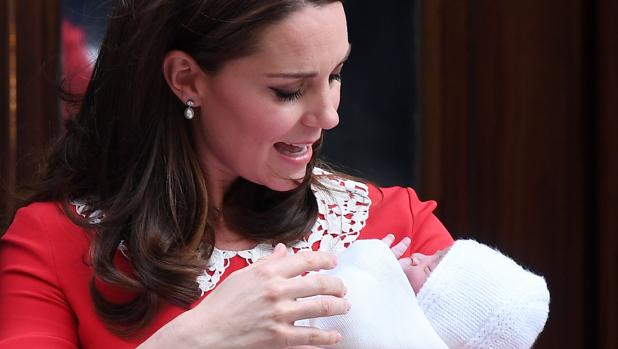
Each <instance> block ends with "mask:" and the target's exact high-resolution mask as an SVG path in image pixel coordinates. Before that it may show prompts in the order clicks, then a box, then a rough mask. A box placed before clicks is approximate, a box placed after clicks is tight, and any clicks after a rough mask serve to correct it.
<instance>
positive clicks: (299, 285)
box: [281, 273, 347, 299]
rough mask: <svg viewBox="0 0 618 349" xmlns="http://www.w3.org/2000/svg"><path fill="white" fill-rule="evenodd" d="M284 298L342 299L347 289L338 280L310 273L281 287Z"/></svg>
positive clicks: (330, 276) (329, 276) (333, 277)
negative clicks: (322, 297)
mask: <svg viewBox="0 0 618 349" xmlns="http://www.w3.org/2000/svg"><path fill="white" fill-rule="evenodd" d="M281 288H282V293H283V295H284V296H287V297H290V298H293V299H296V298H305V297H311V296H315V295H329V296H335V297H343V296H345V294H346V293H347V289H346V287H345V285H344V284H343V281H341V279H340V278H338V277H336V276H332V275H326V274H319V273H311V274H309V275H306V276H301V277H296V278H293V279H290V280H289V282H286V283H285V284H284V285H281Z"/></svg>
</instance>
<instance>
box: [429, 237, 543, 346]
mask: <svg viewBox="0 0 618 349" xmlns="http://www.w3.org/2000/svg"><path fill="white" fill-rule="evenodd" d="M417 298H418V302H419V305H420V307H421V308H422V309H423V312H424V313H425V315H426V316H427V318H428V319H429V321H430V322H431V324H432V326H433V328H434V329H435V330H436V332H437V333H438V334H439V335H440V337H441V338H442V339H443V340H444V342H445V343H446V344H447V345H448V346H449V348H475V349H483V348H487V349H490V348H494V349H528V348H530V347H532V345H533V344H534V341H535V340H536V338H537V336H538V335H539V333H540V332H541V331H542V330H543V327H544V326H545V322H546V320H547V316H548V311H549V291H548V290H547V285H546V283H545V280H544V279H543V278H542V277H540V276H538V275H535V274H533V273H531V272H529V271H526V270H525V269H524V268H522V267H521V266H519V265H518V264H517V263H515V262H514V261H513V260H512V259H510V258H509V257H507V256H505V255H503V254H501V253H499V252H498V251H496V250H494V249H492V248H490V247H487V246H485V245H482V244H479V243H477V242H476V241H472V240H458V241H456V242H455V244H454V245H453V246H452V247H451V249H450V250H449V252H448V253H447V254H446V255H445V256H444V258H443V259H442V261H441V262H440V263H439V264H438V266H437V267H436V268H435V270H434V271H433V272H432V274H431V275H430V276H429V278H428V279H427V281H426V282H425V284H424V285H423V287H422V288H421V290H420V291H419V293H418V295H417Z"/></svg>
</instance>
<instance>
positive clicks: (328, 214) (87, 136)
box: [0, 0, 452, 349]
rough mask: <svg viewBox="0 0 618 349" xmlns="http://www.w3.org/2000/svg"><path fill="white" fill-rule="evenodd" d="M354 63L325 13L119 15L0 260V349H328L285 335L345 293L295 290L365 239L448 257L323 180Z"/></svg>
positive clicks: (333, 15)
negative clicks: (322, 154)
mask: <svg viewBox="0 0 618 349" xmlns="http://www.w3.org/2000/svg"><path fill="white" fill-rule="evenodd" d="M349 51H350V45H349V43H348V37H347V29H346V20H345V14H344V11H343V6H342V3H341V2H340V1H336V0H208V1H207V0H193V1H182V2H181V1H172V0H125V1H121V2H120V4H119V5H118V8H117V9H116V10H115V12H114V14H113V15H112V16H111V18H110V23H109V28H108V32H107V35H106V37H105V39H104V42H103V44H102V47H101V51H100V54H99V57H98V60H97V62H96V65H95V68H94V72H93V75H92V78H91V81H90V83H89V85H88V89H87V92H86V94H85V96H84V98H83V100H82V101H81V106H80V110H79V113H78V115H76V117H75V118H74V119H72V120H70V121H69V123H68V124H67V133H66V134H65V135H64V136H63V137H62V138H61V139H60V140H59V142H58V143H57V144H56V145H55V147H54V148H53V150H52V152H51V155H50V156H49V159H48V163H47V167H46V170H45V174H44V177H43V179H42V180H41V182H40V186H39V188H38V190H37V192H36V194H35V195H34V196H33V197H32V200H31V201H32V203H31V204H30V205H28V206H27V207H25V208H22V209H20V210H19V211H18V213H17V214H16V217H15V220H14V222H13V224H12V225H11V227H10V228H9V230H8V231H7V233H6V234H5V236H4V237H3V240H2V244H1V245H0V261H1V264H0V265H1V267H0V268H1V269H0V308H1V309H3V311H2V312H1V314H0V348H8V347H10V348H31V347H46V348H48V347H50V348H76V347H81V348H99V347H101V348H103V347H105V348H130V347H135V346H138V345H139V347H140V348H168V347H171V346H180V347H193V348H209V349H211V348H283V347H295V346H298V347H299V348H300V347H306V346H310V345H312V346H316V345H329V344H333V343H335V342H337V341H338V340H339V339H340V335H339V334H338V333H336V332H332V331H323V330H318V329H315V328H308V327H300V326H299V327H296V326H293V323H294V321H296V320H298V319H307V318H313V317H318V316H331V315H337V314H343V313H345V312H346V311H347V310H348V308H349V304H348V303H347V301H346V300H345V298H344V296H345V292H346V290H345V286H344V285H343V284H342V282H341V281H340V280H339V279H337V278H335V277H331V276H327V275H320V274H316V273H312V274H309V275H307V276H304V277H297V276H299V275H304V274H305V273H306V272H307V271H311V270H317V269H329V268H332V267H334V266H335V264H336V257H335V256H334V255H336V254H337V253H338V252H340V251H342V250H344V249H345V248H346V247H347V246H348V245H349V244H350V242H352V241H354V240H357V239H369V238H382V237H384V236H385V235H386V234H387V233H394V234H395V235H396V237H397V239H398V240H400V239H402V238H403V237H404V236H408V237H411V238H412V241H413V244H412V246H411V251H412V252H417V251H418V252H424V253H427V254H431V253H433V252H434V251H435V250H438V249H441V248H444V247H446V246H448V245H450V243H451V242H452V239H451V237H450V235H449V234H448V232H447V231H446V230H445V229H444V227H443V226H442V224H440V222H439V221H438V220H437V219H436V217H435V216H434V215H433V214H432V213H431V211H432V210H433V209H434V207H435V203H433V202H426V203H422V202H420V201H419V200H418V198H417V197H416V194H415V193H414V192H413V191H412V190H411V189H404V188H388V189H378V188H376V187H374V186H372V185H368V184H365V183H362V182H360V181H358V180H354V179H351V178H349V177H346V176H344V175H341V174H335V173H329V172H326V171H324V165H323V164H321V163H320V162H319V160H318V158H317V156H318V152H319V149H320V145H321V142H322V137H323V133H324V131H325V130H328V129H331V128H333V127H335V126H336V125H337V123H338V114H337V107H338V105H339V96H340V94H339V93H340V87H341V69H342V66H343V63H344V62H345V60H346V58H347V56H348V54H349ZM409 253H410V251H409V252H408V254H409ZM262 257H264V258H262ZM316 295H321V296H323V297H317V298H311V299H310V300H306V299H305V300H298V299H299V298H305V297H311V296H316Z"/></svg>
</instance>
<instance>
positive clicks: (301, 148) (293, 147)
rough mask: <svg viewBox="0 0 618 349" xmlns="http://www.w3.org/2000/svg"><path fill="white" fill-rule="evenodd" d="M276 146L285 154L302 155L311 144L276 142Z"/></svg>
mask: <svg viewBox="0 0 618 349" xmlns="http://www.w3.org/2000/svg"><path fill="white" fill-rule="evenodd" d="M275 148H276V149H277V151H279V152H280V153H283V154H290V155H301V154H303V153H305V152H306V151H307V150H308V148H309V146H308V145H307V144H289V143H282V142H279V143H276V144H275Z"/></svg>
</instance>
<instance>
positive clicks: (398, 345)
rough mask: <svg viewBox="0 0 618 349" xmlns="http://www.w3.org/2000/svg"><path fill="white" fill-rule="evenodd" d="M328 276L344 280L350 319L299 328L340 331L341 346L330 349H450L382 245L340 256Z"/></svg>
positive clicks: (364, 243)
mask: <svg viewBox="0 0 618 349" xmlns="http://www.w3.org/2000/svg"><path fill="white" fill-rule="evenodd" d="M323 273H326V274H330V275H335V276H337V277H339V278H341V280H342V281H343V283H344V284H345V285H346V288H347V290H348V293H347V295H346V298H347V299H348V300H349V301H350V303H351V304H352V308H351V309H350V311H349V312H348V313H347V314H345V315H339V316H332V317H325V318H318V319H310V320H306V321H301V322H297V323H296V325H304V326H315V327H318V328H322V329H330V330H337V331H339V333H341V335H342V337H343V339H342V341H340V342H339V343H337V344H336V345H333V346H329V347H326V348H338V349H446V348H447V347H446V345H445V344H444V342H442V340H441V339H440V338H439V337H438V335H437V334H436V333H435V332H434V330H433V329H432V327H431V325H430V324H429V322H428V321H427V319H426V318H425V316H424V315H423V314H422V312H421V310H420V308H419V307H418V304H417V302H416V299H415V295H414V291H413V290H412V287H411V286H410V284H409V282H408V279H407V278H406V276H405V274H404V273H403V271H402V269H401V266H400V264H399V262H398V261H397V259H396V258H395V256H394V255H393V253H392V252H391V251H390V249H389V248H388V247H387V246H386V244H384V243H383V242H382V241H379V240H360V241H356V242H354V243H352V244H351V245H350V247H349V248H348V249H347V250H345V251H343V252H342V253H341V254H340V255H339V257H338V263H337V267H335V268H334V269H332V270H328V271H323Z"/></svg>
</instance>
